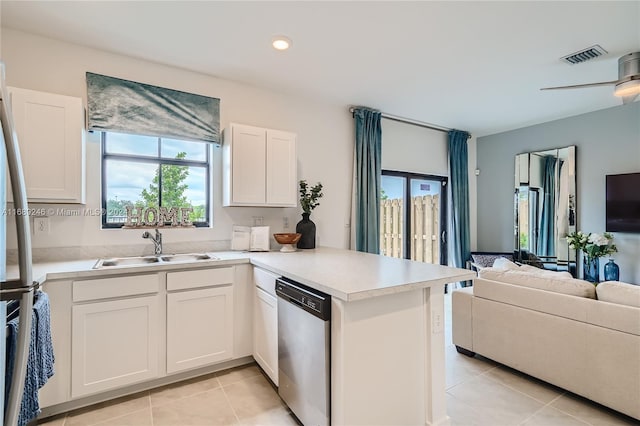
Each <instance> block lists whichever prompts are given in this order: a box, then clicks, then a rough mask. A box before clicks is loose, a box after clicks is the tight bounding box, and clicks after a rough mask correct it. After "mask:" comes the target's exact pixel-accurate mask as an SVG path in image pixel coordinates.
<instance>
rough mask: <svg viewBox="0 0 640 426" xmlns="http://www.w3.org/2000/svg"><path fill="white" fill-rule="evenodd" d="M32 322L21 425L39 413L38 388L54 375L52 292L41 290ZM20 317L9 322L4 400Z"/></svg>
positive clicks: (36, 300) (12, 362) (19, 421)
mask: <svg viewBox="0 0 640 426" xmlns="http://www.w3.org/2000/svg"><path fill="white" fill-rule="evenodd" d="M32 315H33V317H32V318H33V324H32V327H31V342H30V345H29V358H28V361H27V374H26V377H25V381H24V392H23V394H22V405H21V406H20V415H19V417H18V425H19V426H24V425H26V424H27V423H29V422H30V421H31V420H33V419H34V418H36V417H37V416H38V414H40V404H39V402H38V389H40V388H41V387H42V386H44V385H45V383H47V380H49V378H50V377H51V376H53V373H54V371H53V363H54V356H53V343H52V341H51V317H50V311H49V296H48V295H47V294H46V293H44V292H42V291H38V292H36V294H35V302H34V304H33V313H32ZM18 322H19V321H18V318H14V319H13V320H11V321H9V322H8V323H7V348H6V351H7V366H6V367H7V371H6V379H7V380H6V383H5V402H6V398H7V397H8V395H9V386H10V384H11V377H12V375H13V365H14V362H15V355H16V345H17V341H18V326H19V324H18Z"/></svg>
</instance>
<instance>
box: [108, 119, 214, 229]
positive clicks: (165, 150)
mask: <svg viewBox="0 0 640 426" xmlns="http://www.w3.org/2000/svg"><path fill="white" fill-rule="evenodd" d="M209 158H210V148H209V144H207V143H203V142H190V141H182V140H176V139H169V138H158V137H155V136H139V135H128V134H122V133H111V132H103V133H102V208H103V209H104V210H103V211H104V212H105V214H103V215H102V227H103V228H120V227H122V226H123V225H124V223H125V220H126V216H127V212H126V207H127V206H130V207H137V208H140V207H143V208H144V207H178V208H180V207H192V208H193V212H192V213H191V214H190V216H189V220H191V222H193V224H194V225H195V226H209V211H210V195H209V164H210V162H209Z"/></svg>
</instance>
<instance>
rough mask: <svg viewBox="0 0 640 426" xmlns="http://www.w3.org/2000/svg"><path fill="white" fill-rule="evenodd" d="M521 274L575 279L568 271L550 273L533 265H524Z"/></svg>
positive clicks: (521, 267)
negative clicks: (527, 273)
mask: <svg viewBox="0 0 640 426" xmlns="http://www.w3.org/2000/svg"><path fill="white" fill-rule="evenodd" d="M519 270H520V271H521V272H529V273H531V274H538V275H541V276H545V277H552V278H553V277H555V278H573V275H571V273H570V272H567V271H550V270H548V269H540V268H536V267H535V266H531V265H522V266H520V269H519Z"/></svg>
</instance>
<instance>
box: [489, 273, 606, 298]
mask: <svg viewBox="0 0 640 426" xmlns="http://www.w3.org/2000/svg"><path fill="white" fill-rule="evenodd" d="M552 274H553V275H552ZM478 276H479V277H480V278H484V279H487V280H492V281H502V282H505V283H509V284H515V285H521V286H524V287H531V288H537V289H539V290H545V291H552V292H555V293H562V294H568V295H570V296H578V297H588V298H591V299H595V298H596V289H595V286H594V285H593V284H591V283H589V282H587V281H583V280H577V279H575V278H563V277H558V276H557V275H556V273H553V272H551V271H536V272H528V271H520V270H502V269H496V268H485V269H482V270H481V271H480V272H479V273H478Z"/></svg>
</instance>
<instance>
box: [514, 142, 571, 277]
mask: <svg viewBox="0 0 640 426" xmlns="http://www.w3.org/2000/svg"><path fill="white" fill-rule="evenodd" d="M514 216H515V221H514V223H515V232H514V236H515V250H514V257H515V259H516V260H517V261H519V262H521V263H528V264H533V265H534V266H538V267H540V266H543V267H544V268H545V269H551V270H558V271H569V272H571V273H572V275H573V276H575V275H576V255H577V253H576V251H575V250H572V249H570V248H569V245H568V244H567V241H566V238H565V237H566V236H567V234H568V233H570V232H574V231H576V229H577V228H576V218H577V216H576V147H575V146H568V147H565V148H556V149H549V150H545V151H537V152H525V153H523V154H518V155H516V161H515V197H514Z"/></svg>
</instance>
